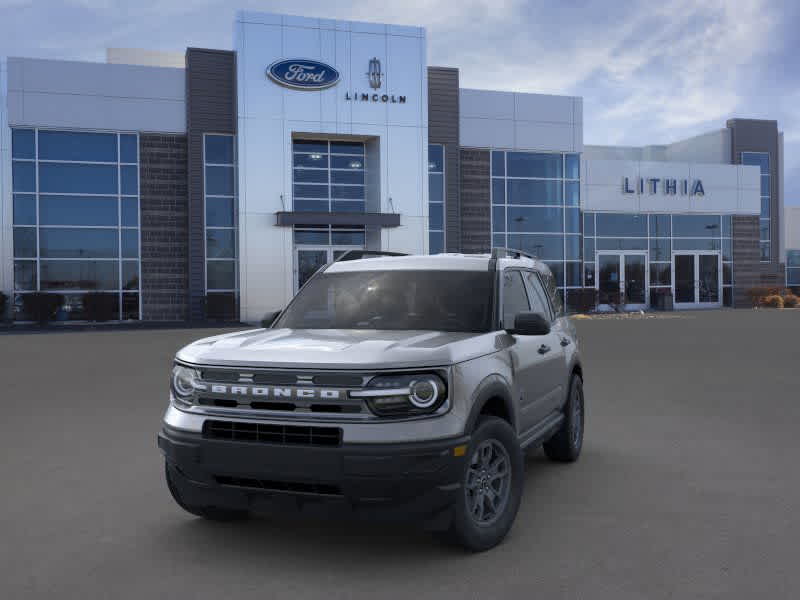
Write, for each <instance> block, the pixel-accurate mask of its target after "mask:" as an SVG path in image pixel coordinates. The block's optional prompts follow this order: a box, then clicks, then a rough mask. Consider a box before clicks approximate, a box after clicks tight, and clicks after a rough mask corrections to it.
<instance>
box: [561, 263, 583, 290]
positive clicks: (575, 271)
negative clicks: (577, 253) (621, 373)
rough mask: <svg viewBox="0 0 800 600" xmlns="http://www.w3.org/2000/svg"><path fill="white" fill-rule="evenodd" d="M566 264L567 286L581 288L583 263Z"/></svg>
mask: <svg viewBox="0 0 800 600" xmlns="http://www.w3.org/2000/svg"><path fill="white" fill-rule="evenodd" d="M565 264H566V267H567V269H566V271H565V273H564V276H565V277H566V285H568V286H573V287H580V285H581V263H579V262H568V263H565Z"/></svg>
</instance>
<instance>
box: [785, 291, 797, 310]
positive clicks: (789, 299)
mask: <svg viewBox="0 0 800 600" xmlns="http://www.w3.org/2000/svg"><path fill="white" fill-rule="evenodd" d="M798 304H800V298H798V297H797V296H795V295H794V294H791V293H790V294H786V295H785V296H784V297H783V306H784V308H794V307H796V306H797V305H798Z"/></svg>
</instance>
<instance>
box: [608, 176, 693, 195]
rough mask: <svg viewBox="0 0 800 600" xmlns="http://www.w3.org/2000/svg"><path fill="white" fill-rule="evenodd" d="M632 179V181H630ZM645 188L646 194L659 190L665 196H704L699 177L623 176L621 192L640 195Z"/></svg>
mask: <svg viewBox="0 0 800 600" xmlns="http://www.w3.org/2000/svg"><path fill="white" fill-rule="evenodd" d="M631 180H633V181H631ZM645 189H647V193H648V194H657V193H658V192H659V191H661V193H663V194H664V195H666V196H675V195H677V194H680V195H681V196H705V195H706V191H705V189H703V182H702V181H701V180H699V179H692V180H690V179H670V178H664V179H661V178H659V177H634V178H630V177H623V178H622V193H623V194H637V195H640V196H641V195H642V194H644V193H645Z"/></svg>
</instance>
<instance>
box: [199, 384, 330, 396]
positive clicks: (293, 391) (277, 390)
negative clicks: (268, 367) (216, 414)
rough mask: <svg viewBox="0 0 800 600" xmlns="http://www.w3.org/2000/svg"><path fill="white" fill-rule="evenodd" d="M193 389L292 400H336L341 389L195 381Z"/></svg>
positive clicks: (229, 394)
mask: <svg viewBox="0 0 800 600" xmlns="http://www.w3.org/2000/svg"><path fill="white" fill-rule="evenodd" d="M194 389H195V390H197V391H199V392H211V393H212V394H224V395H226V396H256V397H259V398H287V399H293V400H317V399H322V400H338V399H339V398H341V390H330V389H317V388H310V387H309V388H301V387H273V386H263V387H255V386H250V385H222V384H218V383H214V384H209V385H206V384H204V383H200V382H195V384H194Z"/></svg>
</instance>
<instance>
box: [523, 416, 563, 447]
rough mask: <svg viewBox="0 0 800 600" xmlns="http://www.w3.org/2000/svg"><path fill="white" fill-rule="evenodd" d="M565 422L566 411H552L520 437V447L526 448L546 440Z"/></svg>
mask: <svg viewBox="0 0 800 600" xmlns="http://www.w3.org/2000/svg"><path fill="white" fill-rule="evenodd" d="M563 422H564V413H562V412H561V411H560V410H559V411H556V412H553V413H550V414H549V415H548V416H547V417H546V418H545V419H544V420H543V421H542V422H541V423H539V424H538V425H536V426H535V427H533V428H532V429H529V430H528V431H526V432H525V433H524V434H522V436H521V438H520V443H519V445H520V447H521V448H523V449H525V448H527V447H529V446H535V445H537V444H542V443H544V442H546V441H547V440H548V439H549V438H550V437H551V436H552V435H553V434H554V433H555V432H556V431H558V428H559V427H561V424H562V423H563Z"/></svg>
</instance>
